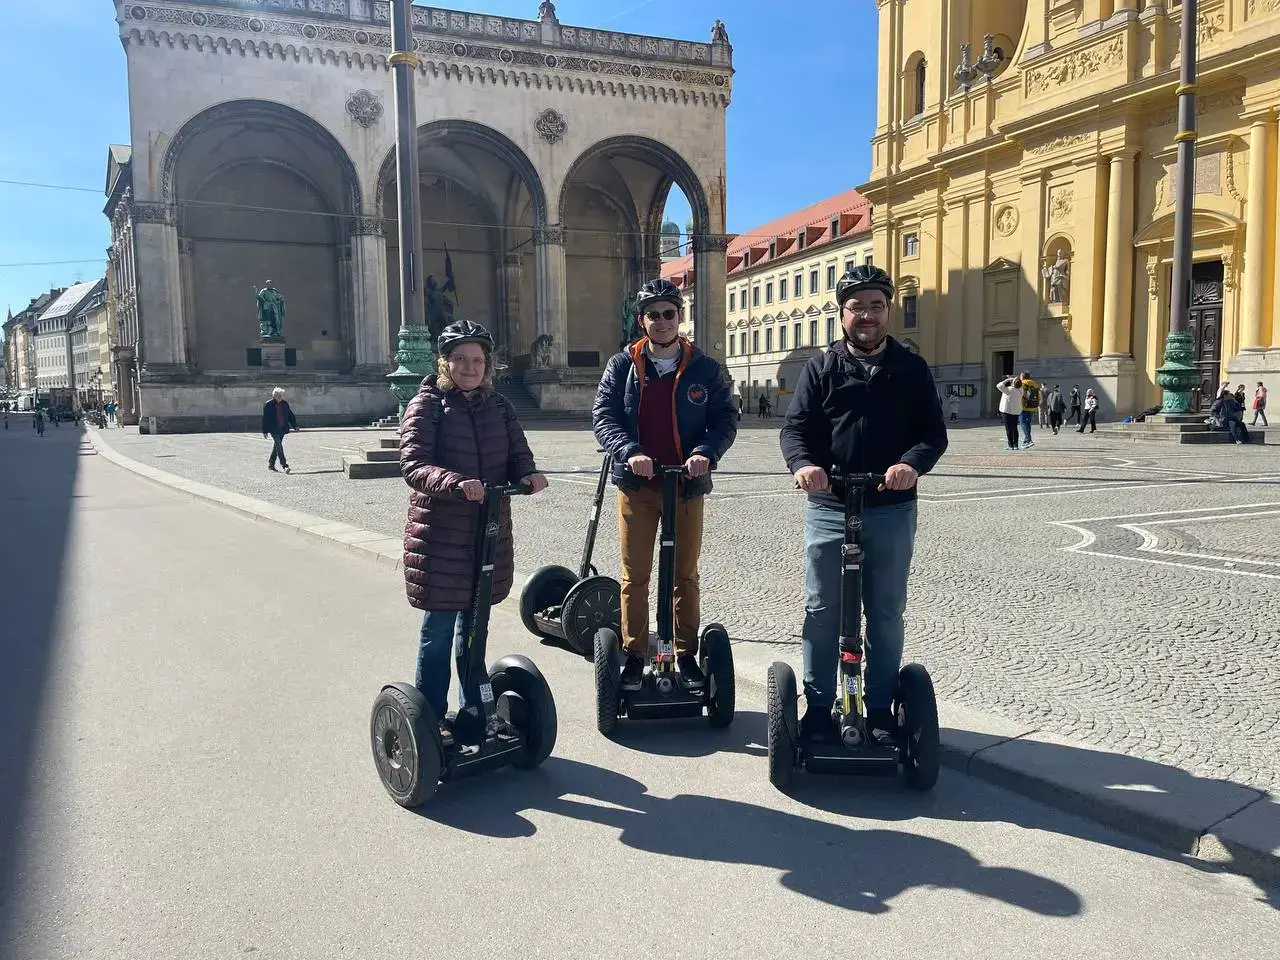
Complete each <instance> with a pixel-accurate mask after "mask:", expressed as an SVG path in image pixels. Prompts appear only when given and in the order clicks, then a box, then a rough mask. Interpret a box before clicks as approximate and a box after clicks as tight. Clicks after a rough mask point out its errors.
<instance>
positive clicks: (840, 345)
mask: <svg viewBox="0 0 1280 960" xmlns="http://www.w3.org/2000/svg"><path fill="white" fill-rule="evenodd" d="M781 444H782V457H783V459H784V460H786V462H787V469H788V470H790V471H791V473H793V474H794V473H795V472H796V471H797V470H799V469H800V468H802V467H808V466H815V467H822V469H824V470H826V471H827V474H828V475H830V474H831V471H832V468H833V467H838V468H839V469H840V470H842V471H843V472H845V473H884V472H885V471H886V470H888V469H889V468H890V467H892V466H893V465H894V464H897V463H905V464H907V465H908V466H910V467H913V468H914V469H915V471H916V472H917V473H919V474H920V475H921V476H924V475H925V474H926V473H928V472H929V471H930V470H932V469H933V468H934V465H935V464H937V462H938V460H939V459H941V457H942V454H943V453H944V452H946V449H947V424H946V420H945V418H944V417H943V415H942V402H941V401H940V400H939V399H938V391H937V387H936V386H935V385H934V381H933V374H932V373H930V372H929V365H928V364H927V363H925V362H924V360H923V359H922V358H921V357H919V356H917V355H916V354H914V353H912V352H911V351H910V350H908V349H907V348H906V347H904V346H903V345H902V344H900V343H899V342H898V341H897V340H894V339H893V338H892V337H889V338H888V340H887V341H886V345H885V350H884V354H883V355H882V356H881V359H880V364H879V368H878V369H877V370H876V371H875V373H874V375H873V376H872V377H871V379H870V380H868V379H867V375H866V373H865V372H864V371H863V369H862V366H861V364H859V363H858V361H856V360H855V359H854V358H853V356H852V355H851V354H850V352H849V347H848V345H847V344H846V343H845V341H843V340H838V341H836V342H835V343H833V344H832V345H831V346H830V348H828V349H827V351H826V353H824V354H822V356H819V357H813V358H811V359H810V360H809V362H808V363H806V364H805V366H804V370H803V371H802V372H801V374H800V382H799V383H797V384H796V392H795V395H794V396H793V397H792V398H791V405H790V406H789V407H788V408H787V421H786V423H785V424H784V425H783V427H782V435H781ZM915 498H916V490H915V487H912V488H911V489H910V490H884V491H878V490H868V491H867V493H866V497H865V500H864V505H865V506H867V507H881V506H889V505H891V504H896V503H909V502H910V501H912V500H914V499H915ZM809 499H810V500H811V501H813V502H814V503H818V504H821V505H822V506H825V507H832V508H834V509H837V510H839V509H843V507H844V504H843V503H842V502H841V501H840V499H839V498H838V497H836V496H834V495H833V494H831V493H830V492H826V493H812V494H809Z"/></svg>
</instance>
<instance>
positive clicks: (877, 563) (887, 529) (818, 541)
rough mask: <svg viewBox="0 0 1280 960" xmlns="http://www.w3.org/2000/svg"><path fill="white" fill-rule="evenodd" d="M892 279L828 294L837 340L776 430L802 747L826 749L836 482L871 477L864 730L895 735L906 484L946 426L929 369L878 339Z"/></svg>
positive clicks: (837, 563)
mask: <svg viewBox="0 0 1280 960" xmlns="http://www.w3.org/2000/svg"><path fill="white" fill-rule="evenodd" d="M893 296H894V285H893V280H892V279H891V278H890V277H889V275H888V274H887V273H885V272H884V271H883V270H881V269H880V268H878V267H875V266H872V265H870V264H867V265H863V266H857V267H854V268H853V269H851V270H849V271H848V272H847V273H845V275H844V276H843V277H841V279H840V282H839V283H838V284H837V285H836V302H837V303H838V304H839V307H840V325H841V327H842V329H843V331H844V336H843V337H842V338H841V339H840V340H838V341H837V342H835V343H833V344H832V345H831V346H830V347H829V348H828V349H827V351H826V352H825V353H824V354H822V355H821V356H818V357H813V358H812V359H810V360H809V362H808V363H807V364H805V367H804V371H803V372H802V373H801V374H800V382H799V383H798V384H797V385H796V391H795V395H794V396H793V397H792V398H791V405H790V407H789V408H788V410H787V421H786V424H785V425H784V426H783V428H782V435H781V444H782V456H783V458H784V459H785V460H786V462H787V469H788V470H790V471H791V473H792V474H793V475H794V476H795V480H796V485H797V486H799V487H800V489H801V490H804V491H805V493H806V494H808V500H809V502H808V503H807V504H806V508H805V553H806V570H805V594H806V596H805V617H804V629H803V631H802V644H803V650H804V695H805V702H806V704H807V709H806V711H805V715H804V718H803V719H802V721H801V725H800V728H801V736H802V738H804V739H806V740H809V741H811V742H813V741H826V742H831V741H835V740H838V738H839V730H838V728H837V727H836V724H835V722H834V720H833V718H832V713H831V708H832V706H833V704H834V703H835V697H836V689H835V685H836V667H837V661H838V656H839V634H840V572H841V547H842V545H843V543H844V504H843V502H842V501H841V500H840V498H838V497H837V496H836V495H835V494H834V493H833V492H832V490H831V484H830V477H831V474H832V472H833V470H834V471H835V472H837V473H845V474H853V473H882V474H884V475H885V482H884V485H883V486H881V487H879V488H878V489H869V490H867V491H866V494H865V497H864V511H863V515H862V523H863V526H862V549H863V561H862V562H863V566H862V600H863V609H864V611H865V613H866V618H867V628H866V644H865V650H866V704H867V726H868V728H869V730H870V731H871V735H872V736H873V737H874V738H875V739H876V740H877V741H879V742H881V743H885V744H889V743H892V742H893V739H894V737H895V736H896V722H895V720H894V716H893V711H892V709H891V704H892V700H893V693H894V688H895V687H896V686H897V677H898V670H899V667H900V666H901V662H902V645H903V613H904V612H905V611H906V607H907V577H908V575H909V573H910V571H911V556H912V553H913V552H914V549H915V536H916V481H917V480H919V478H920V477H921V476H923V475H924V474H926V473H928V472H929V471H930V470H932V469H933V467H934V465H935V464H936V463H937V462H938V460H939V459H940V458H941V457H942V454H943V453H944V452H945V451H946V449H947V426H946V420H945V419H944V417H943V414H942V403H941V401H940V400H939V399H938V392H937V388H936V387H935V385H934V380H933V375H932V374H931V373H930V372H929V366H928V364H926V363H925V361H924V360H923V359H922V358H921V357H919V356H918V355H917V354H914V353H912V352H911V351H910V350H908V349H907V348H906V347H905V346H903V345H902V344H901V343H899V342H898V341H897V340H895V339H893V338H892V337H890V336H889V335H888V327H889V304H890V303H891V302H892V300H893Z"/></svg>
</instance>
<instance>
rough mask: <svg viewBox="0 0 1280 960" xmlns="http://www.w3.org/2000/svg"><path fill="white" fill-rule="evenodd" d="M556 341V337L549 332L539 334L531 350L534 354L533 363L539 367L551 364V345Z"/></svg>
mask: <svg viewBox="0 0 1280 960" xmlns="http://www.w3.org/2000/svg"><path fill="white" fill-rule="evenodd" d="M553 343H555V338H553V337H552V336H551V334H549V333H543V334H539V335H538V338H537V339H536V340H534V341H533V346H532V347H531V348H530V352H531V353H532V354H533V365H534V366H535V367H539V368H546V367H550V366H551V345H552V344H553Z"/></svg>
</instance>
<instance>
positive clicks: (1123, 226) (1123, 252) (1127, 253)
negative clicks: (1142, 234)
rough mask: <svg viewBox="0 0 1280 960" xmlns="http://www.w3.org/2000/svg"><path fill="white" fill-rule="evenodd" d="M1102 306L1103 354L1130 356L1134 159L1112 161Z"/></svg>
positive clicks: (1123, 158)
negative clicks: (1105, 271)
mask: <svg viewBox="0 0 1280 960" xmlns="http://www.w3.org/2000/svg"><path fill="white" fill-rule="evenodd" d="M1104 279H1105V286H1104V288H1103V304H1102V355H1103V356H1104V357H1127V356H1128V355H1129V332H1130V326H1131V324H1132V321H1133V157H1131V156H1129V155H1128V154H1121V155H1119V156H1115V157H1112V158H1111V183H1110V185H1109V189H1108V192H1107V273H1106V277H1105V278H1104Z"/></svg>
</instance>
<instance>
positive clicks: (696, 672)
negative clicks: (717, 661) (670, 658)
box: [676, 653, 707, 690]
mask: <svg viewBox="0 0 1280 960" xmlns="http://www.w3.org/2000/svg"><path fill="white" fill-rule="evenodd" d="M676 670H678V671H679V672H680V679H681V680H682V681H683V682H684V685H685V686H686V687H688V688H689V689H690V690H701V689H702V687H703V684H705V683H706V682H707V675H706V674H705V673H703V672H702V668H701V667H700V666H698V658H697V657H695V656H694V655H693V654H691V653H682V654H680V656H678V657H676Z"/></svg>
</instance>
